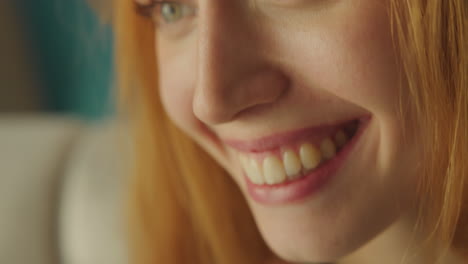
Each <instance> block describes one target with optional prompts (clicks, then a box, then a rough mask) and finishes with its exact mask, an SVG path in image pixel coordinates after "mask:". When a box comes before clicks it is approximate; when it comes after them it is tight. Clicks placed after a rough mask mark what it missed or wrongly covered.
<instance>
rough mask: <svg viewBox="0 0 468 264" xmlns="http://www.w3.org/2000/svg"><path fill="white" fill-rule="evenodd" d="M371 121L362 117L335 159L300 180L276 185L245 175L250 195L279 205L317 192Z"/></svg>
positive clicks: (344, 158) (262, 201) (266, 202)
mask: <svg viewBox="0 0 468 264" xmlns="http://www.w3.org/2000/svg"><path fill="white" fill-rule="evenodd" d="M369 123H370V118H365V119H364V118H363V119H361V122H360V124H359V128H358V130H357V132H356V134H355V135H354V136H353V138H352V139H351V140H350V141H349V142H348V143H347V144H346V145H345V146H344V147H343V148H342V149H341V150H340V152H338V153H337V154H336V156H335V157H334V158H333V159H331V160H329V161H327V162H325V163H323V164H322V165H320V167H318V168H317V169H315V170H314V171H312V172H310V173H309V174H307V175H305V176H304V177H302V178H300V179H298V180H295V181H290V182H285V183H283V184H276V185H256V184H254V183H252V182H251V181H250V180H249V178H248V177H247V176H246V175H244V179H245V181H246V185H247V191H248V193H249V195H250V196H251V197H252V199H254V200H255V201H257V202H259V203H262V204H269V205H277V204H286V203H292V202H297V201H299V200H302V199H304V198H306V197H309V196H311V195H312V194H315V193H317V192H318V191H319V190H320V189H321V188H322V187H324V185H325V184H326V183H327V182H328V181H329V180H330V179H331V178H332V176H334V175H336V174H337V173H336V172H337V171H338V170H339V168H340V167H341V166H342V164H343V163H344V162H345V160H346V158H347V157H348V156H349V154H350V152H351V151H352V150H353V148H354V146H355V145H356V143H357V142H358V141H359V139H360V138H361V136H362V134H363V132H364V131H365V129H366V128H367V126H368V124H369ZM277 142H279V141H277ZM251 149H252V148H251Z"/></svg>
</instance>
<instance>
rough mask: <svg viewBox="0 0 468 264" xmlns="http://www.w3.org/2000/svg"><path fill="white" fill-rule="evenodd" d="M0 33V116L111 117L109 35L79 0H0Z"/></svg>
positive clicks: (110, 40)
mask: <svg viewBox="0 0 468 264" xmlns="http://www.w3.org/2000/svg"><path fill="white" fill-rule="evenodd" d="M89 1H92V2H95V3H97V2H99V3H100V5H102V4H103V3H102V1H103V0H89ZM99 3H98V4H99ZM103 8H104V9H105V8H107V9H110V7H109V6H106V5H103ZM0 32H2V33H3V34H0V112H18V111H20V112H25V111H26V112H31V111H34V112H53V113H67V114H73V115H76V116H78V117H80V118H83V119H100V118H103V117H105V116H107V115H109V114H110V113H112V109H113V94H114V93H113V87H114V84H113V74H112V73H113V67H112V64H113V60H112V53H113V46H112V31H111V28H110V26H109V25H106V24H105V23H102V21H101V20H100V19H98V17H97V16H96V15H95V13H94V12H93V11H92V10H91V9H90V8H89V6H88V5H87V3H86V1H85V0H40V1H31V0H15V1H11V0H7V1H0Z"/></svg>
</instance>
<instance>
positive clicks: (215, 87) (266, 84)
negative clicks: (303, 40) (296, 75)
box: [193, 68, 289, 125]
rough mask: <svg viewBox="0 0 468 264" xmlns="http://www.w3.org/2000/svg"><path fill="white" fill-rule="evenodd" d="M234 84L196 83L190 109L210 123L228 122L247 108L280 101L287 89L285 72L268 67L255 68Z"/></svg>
mask: <svg viewBox="0 0 468 264" xmlns="http://www.w3.org/2000/svg"><path fill="white" fill-rule="evenodd" d="M239 79H240V80H239V81H237V82H235V83H228V84H226V83H225V82H210V83H208V82H204V83H198V84H197V85H198V87H197V88H196V89H195V94H194V97H193V112H194V114H195V116H196V117H197V118H198V119H199V120H200V121H202V122H204V123H206V124H210V125H215V124H220V123H225V122H229V121H231V120H233V119H235V118H236V117H237V116H239V115H238V114H239V113H241V112H242V113H243V116H245V114H246V113H248V112H249V110H250V109H259V107H260V106H265V105H271V104H274V103H275V102H277V101H279V100H280V98H281V97H282V96H283V95H284V94H285V91H286V90H287V89H288V88H289V79H288V78H287V76H286V75H285V74H283V73H282V72H281V71H278V70H272V69H271V68H268V69H263V70H257V71H255V72H254V73H251V74H248V75H246V76H245V77H244V78H239Z"/></svg>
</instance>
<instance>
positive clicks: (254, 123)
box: [156, 0, 420, 262]
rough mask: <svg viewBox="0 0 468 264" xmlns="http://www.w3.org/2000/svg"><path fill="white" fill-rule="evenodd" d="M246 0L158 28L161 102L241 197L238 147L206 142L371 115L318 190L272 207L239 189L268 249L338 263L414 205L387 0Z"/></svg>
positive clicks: (204, 4)
mask: <svg viewBox="0 0 468 264" xmlns="http://www.w3.org/2000/svg"><path fill="white" fill-rule="evenodd" d="M246 2H247V1H220V0H199V1H198V3H196V5H197V6H198V14H197V17H196V18H193V19H187V20H182V21H180V22H178V23H179V24H171V25H166V26H163V28H161V29H160V31H159V32H158V33H157V34H156V37H157V43H156V48H157V60H158V63H159V65H160V93H161V98H162V103H163V105H164V107H165V110H166V111H167V113H168V115H169V116H170V118H171V119H172V120H173V121H174V122H175V123H176V125H178V126H179V127H180V128H181V129H182V130H184V131H185V132H186V133H187V134H188V135H189V136H190V137H192V138H193V139H194V140H195V141H197V142H198V143H200V144H201V145H202V146H203V147H204V148H205V149H206V151H207V152H209V153H210V154H211V155H212V156H213V157H214V158H215V159H216V160H217V161H218V162H219V163H220V164H221V165H222V166H223V167H224V168H226V170H227V171H228V172H229V173H230V175H231V176H232V177H233V179H234V180H235V181H236V182H237V184H238V185H239V187H240V188H241V190H242V191H243V192H244V193H246V189H245V188H246V187H245V183H244V181H243V178H242V177H243V176H242V174H241V169H240V165H239V163H238V161H237V158H236V154H237V153H236V152H235V151H234V150H232V149H230V148H228V147H226V146H224V145H223V143H222V142H220V141H218V140H217V139H216V138H218V139H220V138H236V139H240V140H251V139H255V138H258V137H262V136H266V135H271V134H274V133H278V132H282V131H289V130H294V129H299V128H303V127H308V126H314V125H319V124H323V123H327V122H332V121H336V120H345V119H349V118H353V117H362V116H364V115H369V116H372V120H371V123H370V125H369V127H368V128H367V130H366V132H365V133H364V135H363V137H362V138H361V140H360V141H359V143H358V144H357V145H356V146H355V149H354V150H353V153H352V155H350V157H349V158H348V159H347V161H346V162H345V163H344V165H343V167H342V168H341V169H340V170H339V172H338V174H337V175H336V177H334V179H333V181H332V182H330V183H329V184H328V185H327V186H326V188H324V189H323V190H322V191H321V192H320V193H319V194H317V195H314V196H313V197H310V198H309V199H307V200H305V201H302V202H300V203H294V204H286V205H282V206H265V205H261V204H259V203H256V202H254V201H253V200H252V199H251V198H249V197H248V195H247V194H246V196H247V200H248V202H249V205H250V207H251V210H252V212H253V214H254V217H255V219H256V222H257V224H258V226H259V228H260V231H261V233H262V235H263V237H264V239H265V241H266V242H267V244H268V245H269V246H270V247H271V248H272V249H273V251H274V252H275V253H276V254H277V255H278V256H280V257H281V258H283V259H285V260H288V261H295V262H319V261H336V260H339V259H341V258H342V257H344V256H347V255H349V254H350V253H352V252H353V251H355V250H356V249H358V248H360V247H361V246H362V245H363V244H364V243H366V242H368V241H369V240H370V239H372V238H374V237H376V236H377V235H378V234H380V233H381V232H382V231H383V230H384V229H386V228H387V227H388V226H389V225H390V224H392V223H394V222H396V221H397V220H398V219H399V218H400V217H401V215H402V214H403V213H404V212H405V211H406V210H409V209H411V207H412V205H413V204H414V201H415V199H414V197H413V196H412V195H413V193H414V188H415V180H416V175H417V168H416V166H415V165H414V164H416V160H417V159H418V157H419V155H420V153H419V148H417V147H416V146H415V145H416V144H415V143H414V142H415V140H414V139H415V138H413V136H412V134H414V131H413V130H414V129H413V128H412V127H411V126H409V120H405V119H400V118H399V115H398V107H399V100H400V98H405V95H404V94H400V81H399V80H400V76H399V66H398V65H397V63H396V57H395V51H394V47H393V44H392V43H393V42H392V38H391V35H390V25H389V18H388V15H387V11H386V5H387V4H388V3H387V2H388V1H375V0H360V1H350V0H342V1H339V0H333V1H332V0H330V1H306V0H299V1H284V2H286V3H287V4H277V3H278V2H281V1H273V0H265V1H258V3H257V4H256V6H255V8H252V7H251V6H250V5H248V4H246ZM275 3H276V4H275ZM403 88H404V87H403ZM402 91H404V89H402ZM203 127H204V128H207V129H209V131H211V133H213V134H214V135H216V137H215V139H213V138H212V137H209V136H208V135H207V134H206V133H204V132H203V129H202V128H203ZM404 127H406V128H407V132H409V133H408V134H407V135H406V142H405V141H404V138H403V128H404Z"/></svg>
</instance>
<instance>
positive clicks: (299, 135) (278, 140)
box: [223, 118, 364, 152]
mask: <svg viewBox="0 0 468 264" xmlns="http://www.w3.org/2000/svg"><path fill="white" fill-rule="evenodd" d="M353 120H358V118H355V119H350V120H346V121H341V122H338V123H336V124H332V125H322V126H314V127H308V128H303V129H299V130H294V131H290V132H285V133H279V134H274V135H270V136H266V137H262V138H259V139H256V140H251V141H243V140H237V139H224V140H223V142H224V143H225V144H226V145H228V146H230V147H232V148H234V149H236V150H238V151H241V152H264V151H269V150H270V151H271V150H273V149H276V148H278V147H280V146H285V145H287V144H290V143H291V142H297V141H300V140H301V139H305V138H307V141H308V142H314V141H317V140H321V139H323V138H324V137H326V136H329V135H331V134H333V132H334V131H336V130H337V129H338V128H340V127H342V126H343V125H344V124H346V123H349V122H350V121H353ZM359 120H364V118H361V119H359Z"/></svg>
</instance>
